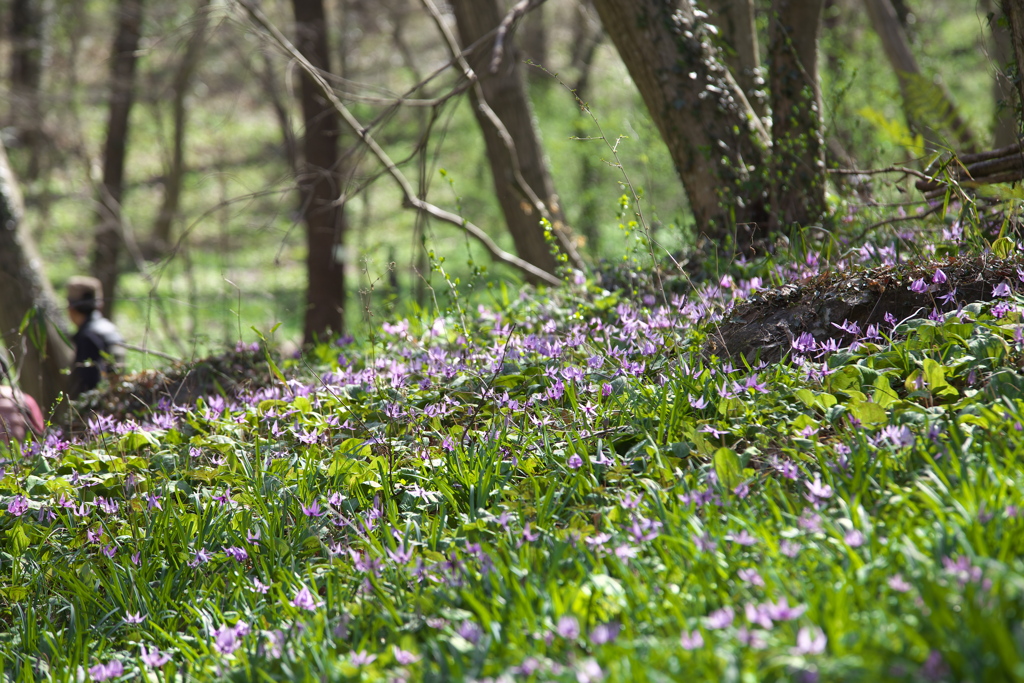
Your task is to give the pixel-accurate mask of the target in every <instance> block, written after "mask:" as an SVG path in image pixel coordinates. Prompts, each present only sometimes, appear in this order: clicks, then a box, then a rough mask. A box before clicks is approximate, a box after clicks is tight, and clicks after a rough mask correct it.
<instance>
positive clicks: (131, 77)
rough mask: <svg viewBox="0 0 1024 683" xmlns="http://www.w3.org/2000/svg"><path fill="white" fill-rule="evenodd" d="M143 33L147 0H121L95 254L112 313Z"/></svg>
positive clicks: (106, 303)
mask: <svg viewBox="0 0 1024 683" xmlns="http://www.w3.org/2000/svg"><path fill="white" fill-rule="evenodd" d="M141 35H142V0H118V3H117V30H116V32H115V34H114V49H113V51H112V54H111V59H110V64H111V72H110V114H109V118H108V119H107V140H106V144H105V145H104V148H103V183H102V185H101V186H100V196H99V198H98V203H99V212H98V213H99V215H98V219H99V222H98V224H97V226H96V237H95V243H94V245H93V256H92V272H93V275H94V276H95V277H96V278H98V279H99V281H100V283H102V285H103V294H104V298H105V300H104V310H105V311H106V314H107V316H108V317H112V316H113V313H114V306H115V304H116V301H117V279H118V277H119V275H120V273H121V269H120V265H119V261H120V256H121V244H122V242H123V240H124V233H123V226H122V220H121V199H122V195H123V191H124V161H125V157H126V156H127V153H128V130H129V126H128V121H129V117H130V116H131V111H132V105H133V104H134V103H135V71H136V66H137V64H138V58H137V54H136V53H137V52H138V49H139V38H140V37H141Z"/></svg>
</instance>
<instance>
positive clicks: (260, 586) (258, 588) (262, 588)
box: [252, 578, 270, 594]
mask: <svg viewBox="0 0 1024 683" xmlns="http://www.w3.org/2000/svg"><path fill="white" fill-rule="evenodd" d="M252 590H253V592H255V593H264V594H265V593H266V592H267V591H269V590H270V586H268V585H267V584H265V583H263V582H262V581H260V580H259V579H256V578H254V579H253V580H252Z"/></svg>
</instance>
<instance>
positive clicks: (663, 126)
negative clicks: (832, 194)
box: [594, 0, 769, 248]
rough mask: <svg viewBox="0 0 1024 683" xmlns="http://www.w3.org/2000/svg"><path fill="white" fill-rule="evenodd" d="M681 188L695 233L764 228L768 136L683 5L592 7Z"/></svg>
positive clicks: (743, 239)
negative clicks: (672, 165) (673, 165)
mask: <svg viewBox="0 0 1024 683" xmlns="http://www.w3.org/2000/svg"><path fill="white" fill-rule="evenodd" d="M594 6H595V7H596V8H597V11H598V14H599V15H600V16H601V21H602V23H604V26H605V29H606V30H607V32H608V36H609V37H610V38H611V39H612V41H613V42H614V43H615V47H616V48H617V50H618V52H619V55H620V56H621V58H622V60H623V62H625V64H626V67H627V68H628V69H629V73H630V75H631V76H632V77H633V82H634V83H635V84H636V87H637V89H638V90H639V91H640V94H641V95H642V96H643V99H644V102H645V103H646V105H647V110H648V111H649V112H650V114H651V118H652V119H654V122H655V124H656V125H657V126H658V130H659V132H660V133H661V137H662V139H663V140H664V141H665V144H666V146H667V147H668V151H669V153H670V154H671V156H672V161H673V162H674V163H675V166H676V170H677V171H678V173H679V176H680V178H681V179H682V181H683V186H684V187H685V188H686V195H687V197H688V198H689V200H690V208H691V210H692V211H693V215H694V218H695V220H696V223H697V230H698V233H699V234H703V235H705V236H707V237H708V238H711V239H712V240H714V241H718V242H720V241H721V240H722V239H723V238H724V237H725V236H726V235H728V234H730V233H731V231H732V230H733V229H734V226H739V227H740V231H739V234H738V242H739V244H740V246H741V248H742V247H743V246H744V244H745V243H747V242H749V240H750V239H751V238H753V237H754V236H756V235H757V234H758V233H760V232H761V231H762V230H764V229H766V228H767V213H766V199H767V185H766V179H765V170H766V169H767V147H768V145H769V141H768V135H767V132H766V131H765V130H764V128H763V126H761V123H760V119H758V117H757V114H756V113H755V112H754V111H753V109H752V108H751V106H750V103H749V102H748V101H747V98H746V96H745V95H744V94H743V91H742V89H741V88H740V87H739V85H738V84H737V83H736V81H735V80H734V79H733V77H732V75H731V74H730V73H729V70H728V69H727V68H726V67H725V66H724V65H723V63H722V59H721V55H720V54H719V51H718V50H717V49H716V48H715V47H714V45H713V43H712V40H711V36H710V32H709V30H708V25H707V23H706V21H705V20H704V19H703V18H702V17H700V16H698V15H697V14H696V13H695V12H694V8H693V5H692V4H691V2H690V1H689V0H594Z"/></svg>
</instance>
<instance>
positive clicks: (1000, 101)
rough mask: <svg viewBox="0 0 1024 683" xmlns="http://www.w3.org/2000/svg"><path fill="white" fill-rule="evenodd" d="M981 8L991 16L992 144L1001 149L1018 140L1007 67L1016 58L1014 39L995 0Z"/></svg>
mask: <svg viewBox="0 0 1024 683" xmlns="http://www.w3.org/2000/svg"><path fill="white" fill-rule="evenodd" d="M981 7H982V10H983V11H984V12H985V14H986V15H988V28H989V36H990V39H989V46H990V50H989V60H990V61H991V62H995V65H994V66H995V69H994V71H995V76H994V78H993V79H992V99H993V100H994V101H995V107H994V108H993V110H994V112H995V113H994V114H993V118H994V124H995V125H994V128H995V141H994V144H993V147H994V148H995V149H1002V148H1003V147H1009V146H1010V145H1012V144H1013V143H1015V142H1017V114H1016V112H1017V92H1016V90H1014V88H1013V81H1012V80H1010V78H1009V77H1008V76H1007V73H1006V69H1007V67H1008V66H1009V65H1010V64H1011V63H1012V62H1013V61H1014V55H1013V41H1012V40H1011V39H1010V31H1009V26H1008V25H1007V24H1009V21H1008V20H1005V16H1006V15H1004V14H1003V11H1002V9H1001V8H1000V7H997V6H996V3H995V2H994V1H993V0H982V2H981Z"/></svg>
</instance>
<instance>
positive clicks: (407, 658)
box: [392, 645, 420, 666]
mask: <svg viewBox="0 0 1024 683" xmlns="http://www.w3.org/2000/svg"><path fill="white" fill-rule="evenodd" d="M392 650H393V651H394V653H395V661H396V662H398V664H399V665H401V666H409V665H410V664H415V663H416V662H418V661H420V658H419V657H417V656H416V655H414V654H413V653H412V652H408V651H406V650H403V649H402V648H400V647H398V646H397V645H395V646H393V647H392Z"/></svg>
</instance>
